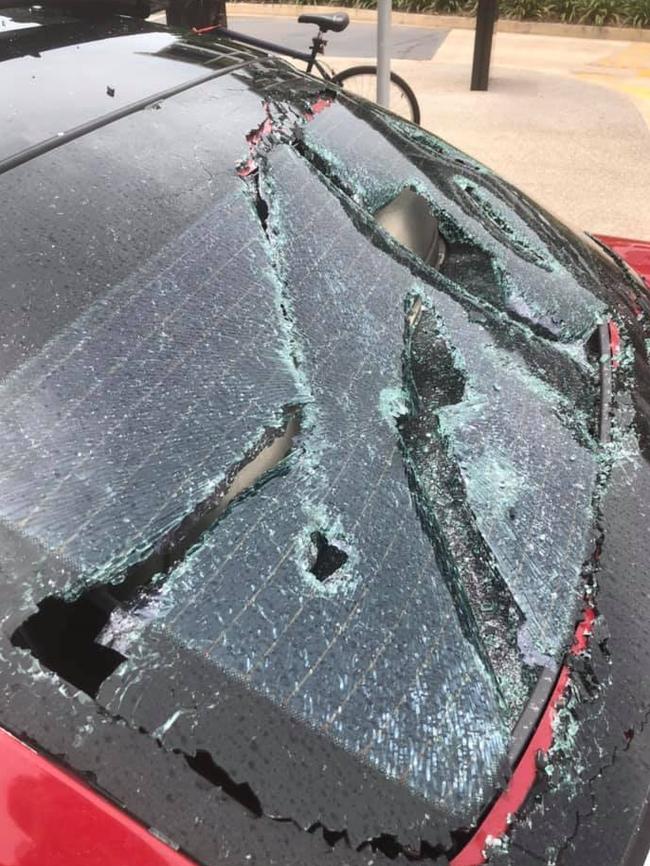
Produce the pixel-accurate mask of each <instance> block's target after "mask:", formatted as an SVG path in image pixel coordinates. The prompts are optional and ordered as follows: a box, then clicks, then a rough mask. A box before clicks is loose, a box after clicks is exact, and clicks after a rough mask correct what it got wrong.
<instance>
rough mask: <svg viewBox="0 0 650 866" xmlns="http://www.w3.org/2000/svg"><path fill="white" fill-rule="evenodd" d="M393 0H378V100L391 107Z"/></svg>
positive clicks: (381, 103) (380, 103) (385, 106)
mask: <svg viewBox="0 0 650 866" xmlns="http://www.w3.org/2000/svg"><path fill="white" fill-rule="evenodd" d="M391 6H392V0H377V102H378V103H379V105H383V106H384V108H390V13H391Z"/></svg>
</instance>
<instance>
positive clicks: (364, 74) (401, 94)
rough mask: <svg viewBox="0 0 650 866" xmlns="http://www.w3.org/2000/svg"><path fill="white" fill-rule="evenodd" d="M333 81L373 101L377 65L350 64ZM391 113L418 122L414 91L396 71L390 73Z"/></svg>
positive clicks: (374, 97) (374, 99)
mask: <svg viewBox="0 0 650 866" xmlns="http://www.w3.org/2000/svg"><path fill="white" fill-rule="evenodd" d="M333 81H334V83H335V84H340V85H341V87H343V88H344V89H345V90H348V91H349V92H350V93H354V94H355V96H362V97H363V98H364V99H369V100H370V101H371V102H375V101H376V99H377V67H376V66H351V67H350V68H349V69H344V70H343V72H339V73H337V74H336V75H335V76H334V78H333ZM388 107H389V108H390V110H391V111H392V112H393V114H397V115H399V116H400V117H403V118H404V119H405V120H412V121H413V123H419V122H420V106H419V105H418V101H417V99H416V98H415V93H413V91H412V90H411V88H410V87H409V85H408V84H407V83H406V81H404V79H403V78H400V77H399V75H397V73H396V72H391V74H390V105H389V106H388Z"/></svg>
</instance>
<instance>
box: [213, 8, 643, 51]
mask: <svg viewBox="0 0 650 866" xmlns="http://www.w3.org/2000/svg"><path fill="white" fill-rule="evenodd" d="M227 10H228V12H229V13H230V14H231V15H248V16H252V17H260V18H261V17H265V16H268V15H271V16H273V15H276V16H286V17H290V18H294V17H297V16H298V15H300V13H301V12H307V11H309V12H315V13H317V14H321V13H322V14H327V13H331V12H347V13H348V15H349V16H350V19H351V20H352V21H373V22H374V21H376V13H375V10H374V9H357V8H355V7H348V6H317V5H314V6H312V5H311V4H310V5H309V6H307V5H304V6H303V5H296V4H293V3H228V6H227ZM392 21H393V24H401V25H404V26H409V25H410V26H411V27H430V28H434V29H437V28H444V29H445V30H451V29H460V30H474V26H475V19H474V18H470V17H468V16H464V15H433V14H426V13H423V12H397V11H393V16H392ZM497 29H498V30H499V31H501V33H532V34H535V35H537V36H570V37H573V38H581V39H614V40H617V41H622V42H650V30H648V29H644V28H642V27H594V26H593V25H591V24H556V23H552V22H543V21H512V20H510V19H508V18H500V19H499V21H498V23H497Z"/></svg>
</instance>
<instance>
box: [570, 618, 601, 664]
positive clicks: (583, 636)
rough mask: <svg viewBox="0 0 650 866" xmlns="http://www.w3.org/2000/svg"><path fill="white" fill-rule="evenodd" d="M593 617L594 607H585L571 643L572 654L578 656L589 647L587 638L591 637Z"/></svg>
mask: <svg viewBox="0 0 650 866" xmlns="http://www.w3.org/2000/svg"><path fill="white" fill-rule="evenodd" d="M595 619H596V609H595V608H594V607H586V608H585V610H584V612H583V614H582V619H581V620H580V622H579V623H578V627H577V628H576V633H575V635H574V638H573V644H572V645H571V655H572V656H578V655H580V654H581V653H583V652H586V651H587V649H588V648H589V638H590V637H591V631H592V626H593V624H594V621H595Z"/></svg>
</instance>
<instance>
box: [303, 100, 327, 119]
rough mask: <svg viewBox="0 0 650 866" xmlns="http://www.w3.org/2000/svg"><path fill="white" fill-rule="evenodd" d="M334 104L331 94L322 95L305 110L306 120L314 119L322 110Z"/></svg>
mask: <svg viewBox="0 0 650 866" xmlns="http://www.w3.org/2000/svg"><path fill="white" fill-rule="evenodd" d="M331 104H332V99H331V97H329V96H320V97H319V98H318V99H317V100H316V102H313V103H312V104H311V105H310V106H309V108H308V109H307V111H306V112H305V120H313V119H314V118H315V117H316V115H317V114H320V113H321V111H325V109H326V108H329V107H330V105H331Z"/></svg>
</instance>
